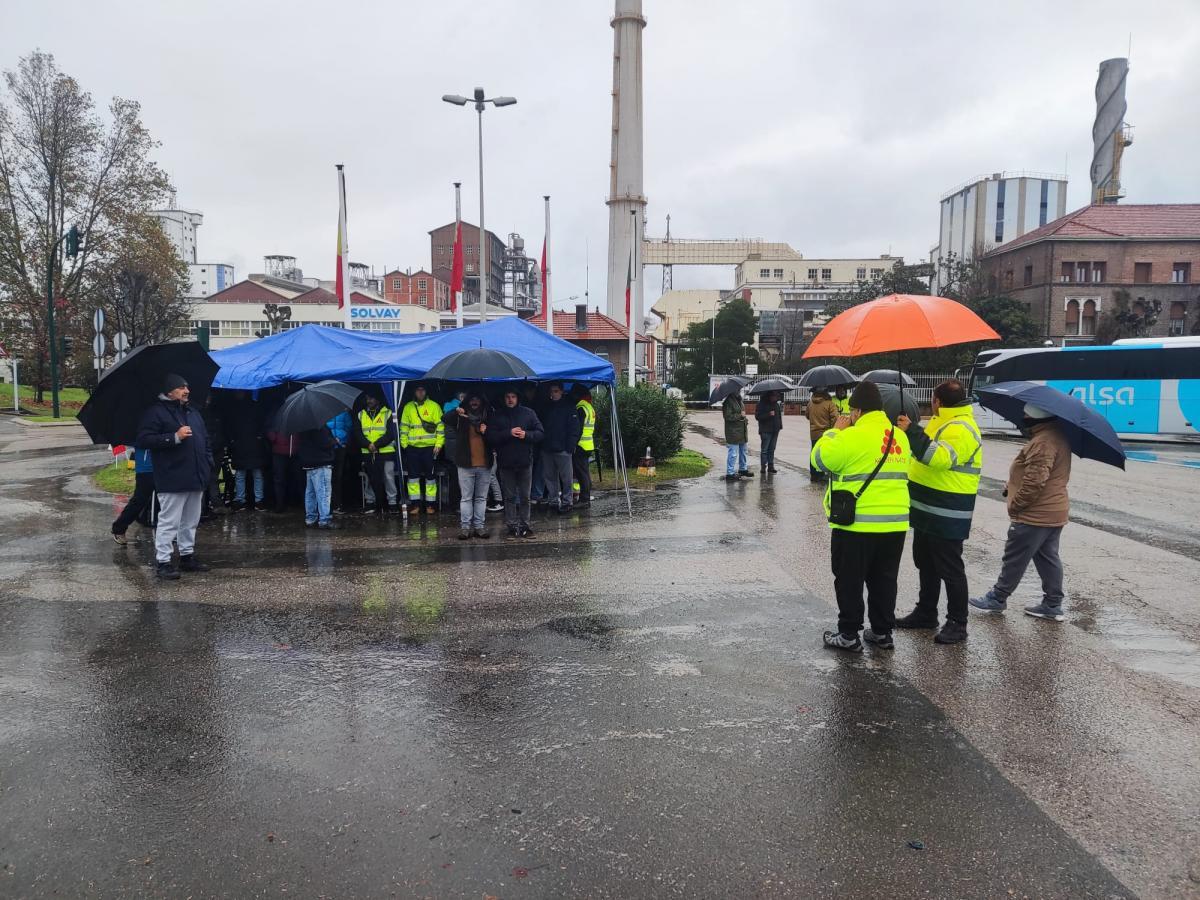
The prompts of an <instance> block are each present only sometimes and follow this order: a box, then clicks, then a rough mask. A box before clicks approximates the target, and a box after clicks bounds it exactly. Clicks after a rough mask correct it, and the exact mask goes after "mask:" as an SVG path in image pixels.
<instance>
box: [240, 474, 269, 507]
mask: <svg viewBox="0 0 1200 900" xmlns="http://www.w3.org/2000/svg"><path fill="white" fill-rule="evenodd" d="M246 472H251V473H252V474H253V475H254V505H255V506H259V505H261V504H262V502H263V473H262V469H238V470H237V472H235V473H234V476H233V500H234V502H235V503H245V502H246Z"/></svg>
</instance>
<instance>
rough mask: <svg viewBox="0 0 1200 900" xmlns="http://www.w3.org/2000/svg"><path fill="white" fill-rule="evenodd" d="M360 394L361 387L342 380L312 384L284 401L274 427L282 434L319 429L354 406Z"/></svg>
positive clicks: (274, 420)
mask: <svg viewBox="0 0 1200 900" xmlns="http://www.w3.org/2000/svg"><path fill="white" fill-rule="evenodd" d="M360 394H362V391H360V390H359V389H358V388H356V387H351V386H350V385H348V384H345V383H344V382H341V381H318V382H317V383H316V384H310V385H308V386H307V387H305V388H304V389H303V390H300V391H296V393H294V394H292V395H291V396H290V397H288V398H287V399H286V400H284V401H283V406H281V407H280V408H279V413H278V414H277V415H276V416H275V418H274V419H273V424H274V427H275V429H276V430H278V431H280V432H282V433H283V434H299V433H300V432H302V431H308V430H309V429H312V428H320V427H321V426H322V425H324V424H325V423H326V422H328V421H329V420H330V419H332V418H333V417H334V416H336V415H337V414H338V413H342V412H345V411H346V410H348V409H350V408H351V407H353V406H354V402H355V401H356V400H358V398H359V395H360Z"/></svg>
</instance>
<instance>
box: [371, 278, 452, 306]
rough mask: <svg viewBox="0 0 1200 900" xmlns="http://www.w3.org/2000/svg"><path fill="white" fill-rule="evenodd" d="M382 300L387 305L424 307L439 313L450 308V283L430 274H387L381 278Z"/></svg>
mask: <svg viewBox="0 0 1200 900" xmlns="http://www.w3.org/2000/svg"><path fill="white" fill-rule="evenodd" d="M383 299H384V300H387V301H388V302H389V303H402V304H407V305H409V306H424V307H426V308H428V309H432V310H437V311H441V310H443V309H449V308H450V282H449V281H443V280H442V279H441V278H438V277H437V276H436V275H434V274H432V273H431V272H426V271H425V270H424V269H422V270H421V271H419V272H401V271H399V270H396V271H392V272H388V273H387V274H386V275H384V276H383Z"/></svg>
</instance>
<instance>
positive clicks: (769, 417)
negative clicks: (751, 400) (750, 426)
mask: <svg viewBox="0 0 1200 900" xmlns="http://www.w3.org/2000/svg"><path fill="white" fill-rule="evenodd" d="M754 421H755V422H757V423H758V442H759V450H758V460H759V462H758V470H759V472H760V473H761V474H764V475H765V474H767V473H768V472H769V473H770V474H772V475H774V474H776V473H777V472H778V471H779V470H778V469H776V468H775V447H776V446H777V445H778V444H779V432H781V431H783V394H781V393H780V392H779V391H767V392H766V393H765V394H763V395H762V396H761V397H759V399H758V406H756V407H755V408H754Z"/></svg>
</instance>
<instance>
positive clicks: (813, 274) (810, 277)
mask: <svg viewBox="0 0 1200 900" xmlns="http://www.w3.org/2000/svg"><path fill="white" fill-rule="evenodd" d="M808 280H809V281H816V280H817V270H816V269H809V270H808Z"/></svg>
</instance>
